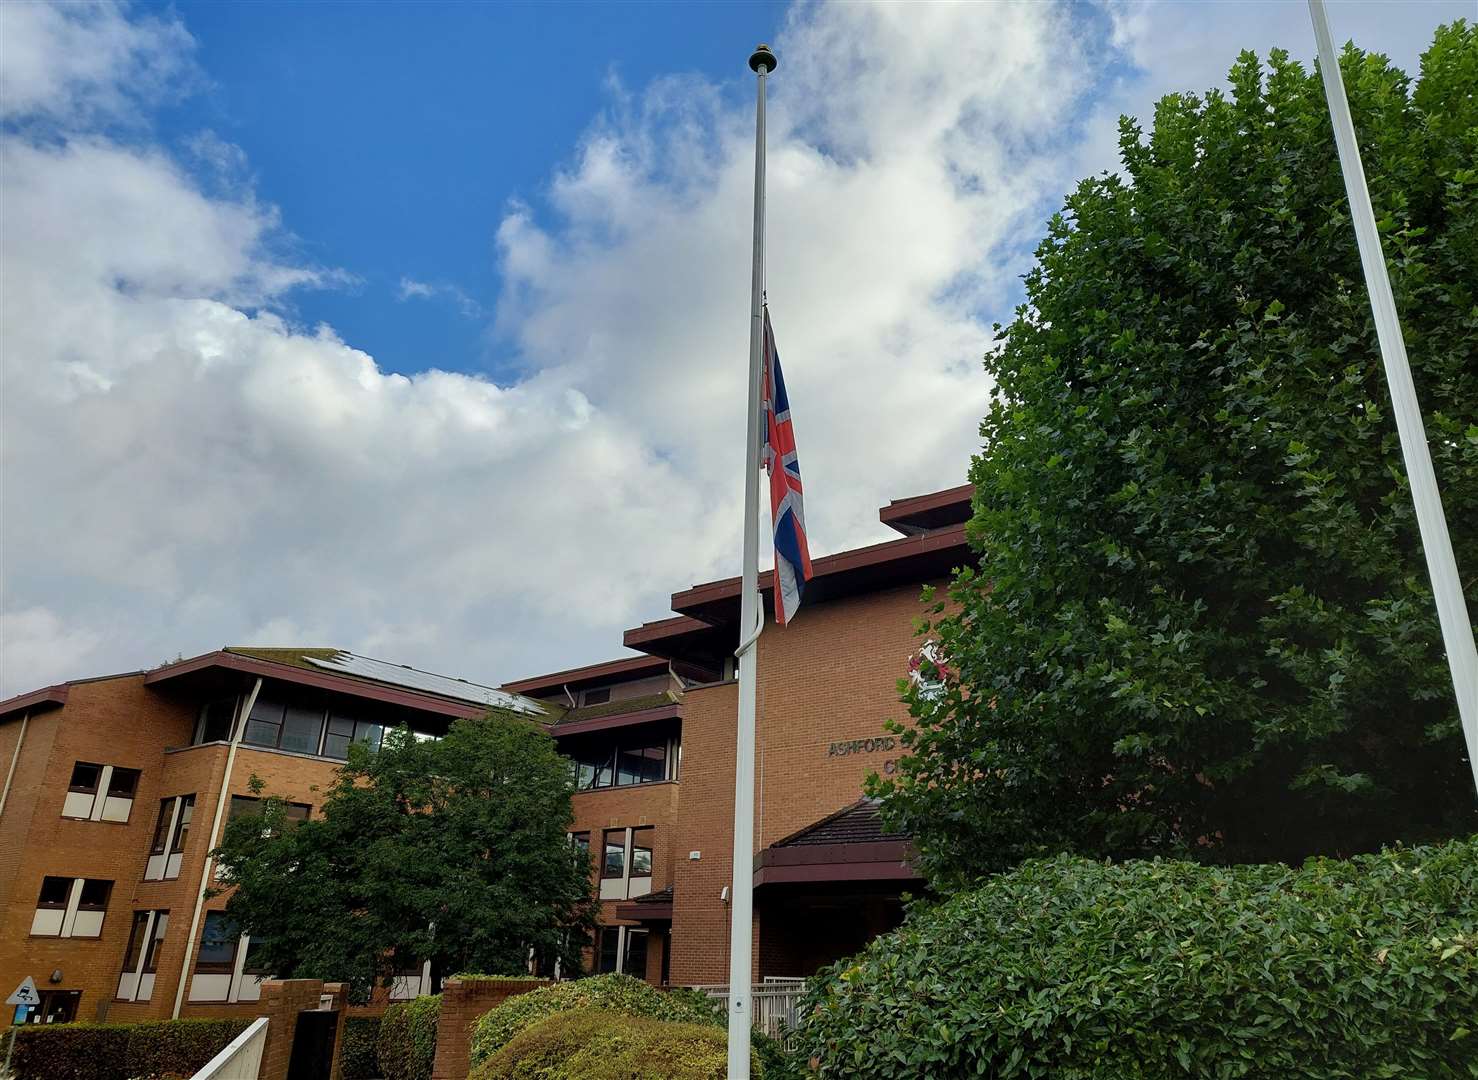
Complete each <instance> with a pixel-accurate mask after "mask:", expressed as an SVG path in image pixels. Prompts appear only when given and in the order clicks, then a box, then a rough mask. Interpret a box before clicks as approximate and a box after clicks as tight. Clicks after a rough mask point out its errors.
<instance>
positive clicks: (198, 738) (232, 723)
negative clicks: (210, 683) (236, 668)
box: [193, 694, 241, 746]
mask: <svg viewBox="0 0 1478 1080" xmlns="http://www.w3.org/2000/svg"><path fill="white" fill-rule="evenodd" d="M240 701H241V699H240V698H239V697H238V696H237V695H235V694H231V695H228V696H224V697H218V698H212V699H211V700H210V701H207V702H206V703H205V704H203V705H201V706H200V716H199V717H198V718H197V720H196V723H195V738H194V740H193V742H194V745H196V746H203V745H205V744H206V743H213V742H230V741H231V735H232V734H233V730H234V728H235V727H236V720H237V716H236V710H237V707H238V705H239V704H240ZM220 705H225V707H226V710H227V717H226V730H225V731H224V732H221V733H219V734H220V736H221V737H219V738H215V739H208V738H206V736H207V735H208V734H210V724H211V720H212V717H211V710H213V709H215V708H216V707H217V706H220ZM219 723H220V721H219V719H217V720H216V724H217V726H219Z"/></svg>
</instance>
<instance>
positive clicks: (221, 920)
mask: <svg viewBox="0 0 1478 1080" xmlns="http://www.w3.org/2000/svg"><path fill="white" fill-rule="evenodd" d="M239 941H240V934H239V933H238V932H237V930H236V924H235V923H233V922H232V921H231V920H230V919H228V918H226V913H225V912H223V911H209V912H206V915H205V927H204V929H202V930H201V931H200V951H199V952H198V953H197V954H196V955H195V970H196V971H204V972H218V973H225V974H230V973H231V971H232V969H233V968H235V966H236V947H237V945H238V944H239Z"/></svg>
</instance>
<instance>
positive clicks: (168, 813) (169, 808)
mask: <svg viewBox="0 0 1478 1080" xmlns="http://www.w3.org/2000/svg"><path fill="white" fill-rule="evenodd" d="M177 798H179V796H178V795H170V796H169V797H168V798H164V799H160V800H159V820H158V821H156V822H155V823H154V839H153V840H151V841H150V842H149V854H150V855H163V854H164V852H165V850H166V849H167V848H168V846H169V831H170V830H169V826H170V822H171V821H172V820H173V819H174V804H175V800H176V799H177Z"/></svg>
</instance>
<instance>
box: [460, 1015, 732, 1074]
mask: <svg viewBox="0 0 1478 1080" xmlns="http://www.w3.org/2000/svg"><path fill="white" fill-rule="evenodd" d="M727 1064H728V1051H727V1049H726V1046H725V1037H724V1030H723V1029H722V1028H721V1027H718V1026H717V1025H715V1024H711V1023H699V1024H682V1023H670V1022H665V1021H661V1020H650V1019H647V1018H646V1017H641V1016H633V1015H631V1014H630V1013H625V1012H616V1011H613V1010H610V1009H577V1010H574V1011H572V1012H560V1013H555V1014H552V1015H549V1016H546V1017H544V1019H542V1020H540V1021H538V1022H537V1023H535V1024H532V1025H530V1026H528V1027H526V1028H524V1029H523V1030H522V1031H520V1032H519V1033H518V1034H516V1035H514V1036H513V1038H511V1039H510V1040H508V1042H507V1043H506V1044H504V1045H503V1046H502V1047H501V1048H500V1049H499V1050H498V1051H497V1052H496V1053H494V1054H493V1055H492V1056H490V1057H488V1058H487V1059H486V1060H485V1061H484V1062H483V1063H482V1064H481V1065H479V1066H478V1067H477V1068H475V1069H474V1070H473V1072H472V1080H629V1078H631V1077H662V1078H664V1080H724V1076H725V1073H726V1066H727ZM756 1072H757V1070H756Z"/></svg>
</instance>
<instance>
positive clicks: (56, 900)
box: [36, 877, 73, 908]
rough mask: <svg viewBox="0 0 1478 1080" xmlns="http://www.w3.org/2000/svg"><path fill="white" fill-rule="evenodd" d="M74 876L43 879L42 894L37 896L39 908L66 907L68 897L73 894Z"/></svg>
mask: <svg viewBox="0 0 1478 1080" xmlns="http://www.w3.org/2000/svg"><path fill="white" fill-rule="evenodd" d="M72 880H73V879H72V878H69V877H45V878H42V879H41V895H40V896H38V897H37V898H36V906H37V907H38V908H65V907H66V906H67V898H68V897H69V896H71V895H72Z"/></svg>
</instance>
